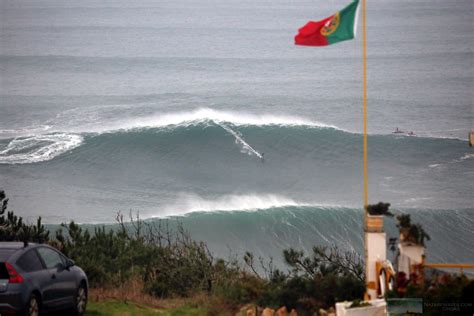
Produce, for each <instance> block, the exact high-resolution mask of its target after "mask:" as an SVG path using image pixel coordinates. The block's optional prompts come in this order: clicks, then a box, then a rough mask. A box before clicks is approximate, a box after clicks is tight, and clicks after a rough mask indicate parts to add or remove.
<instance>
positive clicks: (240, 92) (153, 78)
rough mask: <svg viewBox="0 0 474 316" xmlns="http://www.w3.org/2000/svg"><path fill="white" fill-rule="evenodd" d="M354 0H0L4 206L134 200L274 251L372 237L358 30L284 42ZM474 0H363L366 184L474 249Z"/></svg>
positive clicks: (452, 257)
mask: <svg viewBox="0 0 474 316" xmlns="http://www.w3.org/2000/svg"><path fill="white" fill-rule="evenodd" d="M346 2H347V1H343V0H334V1H322V0H316V1H308V0H297V1H292V2H291V3H289V2H285V1H282V0H276V1H267V0H262V1H236V0H226V1H220V2H213V1H203V0H177V1H173V2H155V1H148V0H140V1H135V2H134V3H133V4H132V3H130V2H127V1H123V0H117V1H114V2H107V3H103V2H97V1H92V0H86V1H81V2H80V3H78V2H77V1H63V0H35V1H33V0H25V1H21V2H18V1H9V0H5V1H0V9H1V18H0V26H1V28H0V30H1V31H0V71H1V74H0V75H1V81H0V188H1V189H4V190H5V191H6V193H7V195H8V197H9V198H10V202H9V208H11V209H13V210H15V212H16V213H18V214H20V215H22V216H23V217H24V218H25V219H26V220H27V221H29V222H35V221H36V218H37V217H38V216H42V218H43V220H44V221H45V222H46V223H49V224H58V223H61V222H67V221H70V220H74V221H76V222H79V223H84V224H101V223H106V224H109V223H112V222H113V221H114V219H115V214H116V212H117V211H122V212H123V213H125V214H128V212H129V211H132V212H139V213H140V216H141V217H142V218H144V219H146V220H147V221H158V220H160V219H167V220H169V221H170V223H172V225H175V224H176V222H182V223H183V224H184V225H185V228H186V229H188V230H189V231H190V232H191V234H192V236H193V237H195V238H196V239H200V240H204V241H206V242H207V243H208V244H209V246H210V248H211V250H212V251H214V252H215V254H216V255H217V256H222V257H226V256H228V255H230V254H231V253H237V254H241V253H243V252H245V251H247V250H249V251H253V252H254V253H255V254H256V255H258V256H262V257H266V258H268V257H274V259H275V260H276V262H277V264H281V262H279V261H278V260H281V251H282V250H283V249H284V248H286V247H298V248H300V249H304V250H310V249H311V247H312V246H313V245H315V244H319V245H328V244H337V245H338V246H339V247H342V248H344V249H348V250H356V251H363V247H362V246H363V240H362V234H361V231H362V218H363V210H362V206H361V204H362V170H361V169H362V168H361V167H362V133H361V131H362V111H361V108H362V95H361V91H362V86H361V77H362V73H361V69H362V65H361V59H360V58H361V49H360V48H361V46H360V45H361V43H360V39H356V40H354V41H347V42H344V43H340V44H338V45H334V46H329V47H326V48H316V49H314V48H307V47H296V46H294V45H293V36H294V35H295V34H296V30H297V29H298V27H300V26H302V25H303V24H305V23H306V22H307V21H308V20H315V19H318V18H323V17H326V16H329V15H330V14H332V13H334V12H335V11H336V10H338V9H339V8H341V7H343V6H344V5H345V4H346ZM427 12H436V14H426V13H427ZM473 13H474V12H473V7H472V3H471V1H469V0H455V1H450V3H443V2H433V1H429V0H421V1H416V2H415V3H413V2H411V1H401V0H400V1H385V0H383V1H376V2H370V3H368V16H369V25H368V39H369V40H368V70H369V73H368V88H369V89H368V114H369V127H368V130H369V136H368V142H369V193H370V202H371V203H376V202H378V201H385V202H390V203H391V204H392V209H393V210H394V212H397V213H409V214H412V217H413V218H414V220H415V221H418V222H420V223H422V224H423V226H424V227H425V230H426V231H427V232H428V233H429V234H430V236H431V237H432V239H431V241H429V242H428V258H429V260H430V261H439V262H442V261H449V262H455V261H458V262H472V261H473V260H474V252H473V249H472V247H471V245H472V243H473V242H474V231H473V229H472V227H474V225H473V224H474V223H473V221H474V208H473V203H472V201H473V193H474V190H473V183H474V152H473V149H472V148H470V147H469V146H468V142H467V134H468V132H469V131H470V130H472V128H473V124H472V123H473V121H474V116H473V111H472V109H473V104H472V100H473V92H472V91H473V89H472V85H473V82H474V76H473V71H472V60H473V58H474V51H473V47H472V45H471V43H472V42H473V40H474V38H473V34H474V29H473V24H472V14H473ZM440 19H441V20H442V21H449V23H445V24H444V27H440V26H439V25H440ZM432 30H436V32H433V31H432ZM453 34H455V36H453ZM396 128H399V129H401V130H404V131H406V133H405V134H401V135H399V134H393V133H392V132H393V131H394V130H395V129H396ZM409 131H413V132H414V133H415V135H416V136H408V135H407V133H408V132H409ZM263 158H264V159H263ZM386 231H387V233H388V235H390V236H391V237H392V236H393V237H395V236H396V228H395V223H394V221H393V220H387V223H386ZM431 259H433V260H431Z"/></svg>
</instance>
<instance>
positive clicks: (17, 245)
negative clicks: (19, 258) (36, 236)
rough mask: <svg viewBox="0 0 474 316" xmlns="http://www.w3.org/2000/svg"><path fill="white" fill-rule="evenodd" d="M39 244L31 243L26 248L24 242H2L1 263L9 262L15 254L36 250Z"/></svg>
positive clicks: (0, 245)
mask: <svg viewBox="0 0 474 316" xmlns="http://www.w3.org/2000/svg"><path fill="white" fill-rule="evenodd" d="M38 245H39V244H36V243H32V242H29V243H28V244H27V246H26V247H25V244H24V243H23V242H19V241H2V242H0V261H2V262H3V261H6V260H8V259H9V258H10V257H11V256H12V255H13V254H14V253H17V252H19V251H24V250H27V249H31V248H36V247H37V246H38Z"/></svg>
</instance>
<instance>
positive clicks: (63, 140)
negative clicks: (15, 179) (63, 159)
mask: <svg viewBox="0 0 474 316" xmlns="http://www.w3.org/2000/svg"><path fill="white" fill-rule="evenodd" d="M82 142H83V138H82V136H80V135H75V134H66V133H56V134H45V135H35V136H29V137H20V138H14V139H13V140H11V141H10V142H9V143H8V144H7V145H6V146H5V147H4V148H2V149H1V150H0V164H27V163H35V162H41V161H47V160H51V159H53V158H55V157H57V156H59V155H61V154H63V153H65V152H67V151H69V150H71V149H73V148H76V147H78V146H80V145H81V144H82Z"/></svg>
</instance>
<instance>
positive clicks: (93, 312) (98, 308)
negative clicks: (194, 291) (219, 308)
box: [85, 300, 208, 316]
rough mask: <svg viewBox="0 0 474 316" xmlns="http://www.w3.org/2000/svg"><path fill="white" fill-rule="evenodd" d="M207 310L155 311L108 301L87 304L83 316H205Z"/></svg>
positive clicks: (190, 308) (154, 309) (137, 305)
mask: <svg viewBox="0 0 474 316" xmlns="http://www.w3.org/2000/svg"><path fill="white" fill-rule="evenodd" d="M207 314H208V313H207V310H206V309H204V308H200V307H197V306H192V305H184V306H180V307H173V308H166V309H157V308H152V307H148V306H145V305H141V304H136V303H133V302H126V301H118V300H108V301H102V302H89V304H88V306H87V312H86V313H85V316H102V315H104V316H105V315H107V316H109V315H110V316H156V315H159V316H205V315H207Z"/></svg>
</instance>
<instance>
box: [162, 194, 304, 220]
mask: <svg viewBox="0 0 474 316" xmlns="http://www.w3.org/2000/svg"><path fill="white" fill-rule="evenodd" d="M177 200H178V201H180V202H178V203H175V204H173V205H169V206H166V207H164V208H163V212H160V213H161V214H160V215H158V216H159V217H161V216H180V215H185V214H189V213H194V212H222V211H257V210H263V209H270V208H278V207H305V206H313V204H307V203H302V202H297V201H295V200H293V199H291V198H287V197H284V196H281V195H275V194H263V195H258V194H242V195H224V196H221V197H219V198H217V199H206V198H202V197H200V196H198V195H196V194H181V196H180V197H179V198H178V199H177Z"/></svg>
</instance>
